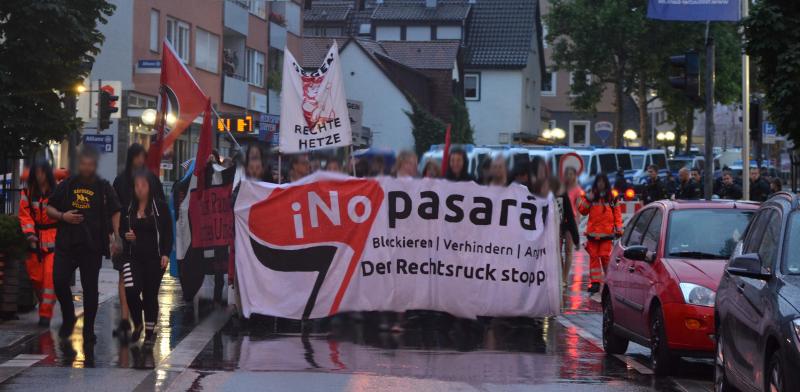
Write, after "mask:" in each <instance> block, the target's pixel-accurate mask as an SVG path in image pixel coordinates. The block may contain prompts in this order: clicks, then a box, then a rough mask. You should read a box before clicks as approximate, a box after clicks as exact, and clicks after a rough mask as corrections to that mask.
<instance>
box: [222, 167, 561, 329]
mask: <svg viewBox="0 0 800 392" xmlns="http://www.w3.org/2000/svg"><path fill="white" fill-rule="evenodd" d="M557 214H558V212H557V211H556V209H555V207H554V202H553V200H552V198H550V199H549V200H544V199H536V198H534V197H533V196H532V195H531V194H530V193H528V190H527V189H526V188H524V187H522V186H517V185H512V186H509V187H507V188H506V187H485V186H480V185H477V184H474V183H471V182H460V183H457V182H448V181H445V180H438V179H411V178H399V179H396V178H390V177H379V178H370V179H361V178H352V177H347V176H344V175H340V174H334V173H327V172H318V173H316V174H314V175H312V176H309V177H306V178H304V179H302V180H300V181H298V182H295V183H292V184H284V185H276V184H268V183H261V182H258V183H257V182H250V181H243V182H242V183H241V186H240V189H239V196H238V198H237V200H236V204H235V206H234V215H235V220H236V238H235V247H236V272H237V276H238V281H239V284H240V288H239V290H240V294H241V299H242V310H243V311H244V314H245V316H247V317H249V316H250V315H251V314H252V313H258V314H266V315H273V316H280V317H288V318H295V319H300V318H318V317H325V316H329V315H332V314H335V313H337V312H343V311H372V310H384V311H404V310H407V309H428V310H439V311H444V312H448V313H451V314H453V315H455V316H459V317H468V318H475V317H476V316H530V317H539V316H549V315H555V314H557V313H558V312H559V306H560V301H561V291H560V290H561V289H560V287H561V282H560V276H561V272H560V269H561V266H560V263H559V258H558V254H557V251H558V250H557V242H558V225H557V219H558V218H557V217H556V215H557Z"/></svg>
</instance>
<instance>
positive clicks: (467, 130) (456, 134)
mask: <svg viewBox="0 0 800 392" xmlns="http://www.w3.org/2000/svg"><path fill="white" fill-rule="evenodd" d="M452 107H453V122H452V123H451V128H450V141H451V143H454V144H456V143H457V144H472V143H474V141H473V135H474V134H475V132H474V131H473V129H472V124H471V123H470V121H469V111H468V110H467V105H466V104H465V103H464V99H463V98H458V97H456V98H453V106H452Z"/></svg>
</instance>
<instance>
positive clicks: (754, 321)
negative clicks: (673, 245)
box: [714, 193, 800, 392]
mask: <svg viewBox="0 0 800 392" xmlns="http://www.w3.org/2000/svg"><path fill="white" fill-rule="evenodd" d="M799 204H800V198H798V196H796V195H792V194H789V193H779V194H777V195H775V196H773V197H772V198H770V199H769V200H768V201H766V202H764V203H763V204H762V205H761V208H760V209H759V210H758V212H757V213H756V215H755V217H754V218H753V223H752V225H751V226H750V228H749V229H748V230H747V233H746V235H745V237H744V241H743V242H742V243H741V245H740V246H739V247H738V249H737V252H736V254H735V255H734V256H733V257H732V258H731V260H730V262H729V263H728V265H727V268H726V269H725V272H724V274H723V276H722V281H721V282H720V284H719V289H718V291H717V296H716V309H715V316H714V319H715V320H716V323H717V328H716V330H717V338H716V355H715V361H714V362H715V367H714V368H715V375H714V383H715V387H716V388H715V390H716V391H721V392H724V391H732V390H734V389H733V388H736V389H737V390H741V391H774V392H785V391H800V253H798V244H800V206H799Z"/></svg>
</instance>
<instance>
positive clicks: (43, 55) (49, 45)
mask: <svg viewBox="0 0 800 392" xmlns="http://www.w3.org/2000/svg"><path fill="white" fill-rule="evenodd" d="M113 10H114V6H113V5H111V4H110V3H109V2H108V1H106V0H37V1H30V0H3V1H0V21H1V22H0V37H2V38H3V39H0V91H2V94H0V146H1V147H0V149H2V150H5V151H7V152H11V153H19V152H20V150H21V149H22V148H35V147H37V146H40V145H43V144H45V143H47V142H48V141H51V140H60V139H62V138H63V137H64V136H65V135H66V134H68V133H69V132H71V131H75V130H77V129H78V128H79V127H80V125H81V123H80V121H79V120H77V119H75V116H74V112H73V110H72V108H71V107H70V106H71V105H70V104H69V98H68V97H67V95H69V94H75V93H74V91H73V89H74V88H75V86H76V85H77V84H79V83H80V82H81V81H82V80H83V78H84V77H85V76H86V75H87V73H88V68H87V67H86V65H85V64H87V63H88V64H91V63H92V62H93V61H94V56H95V55H96V54H97V53H98V51H99V46H98V45H99V44H100V43H102V42H103V38H104V37H103V35H102V34H101V33H100V31H98V30H97V27H96V26H97V23H98V22H100V23H106V17H107V16H109V15H111V13H112V12H113Z"/></svg>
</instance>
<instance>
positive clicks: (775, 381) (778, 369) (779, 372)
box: [764, 351, 786, 392]
mask: <svg viewBox="0 0 800 392" xmlns="http://www.w3.org/2000/svg"><path fill="white" fill-rule="evenodd" d="M783 380H784V378H783V365H782V364H781V357H780V354H779V353H778V351H775V352H774V353H772V356H771V357H770V358H769V366H768V367H767V380H766V384H767V385H766V388H765V389H764V390H766V391H769V392H784V391H785V390H784V385H786V384H785V383H784V382H783Z"/></svg>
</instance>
